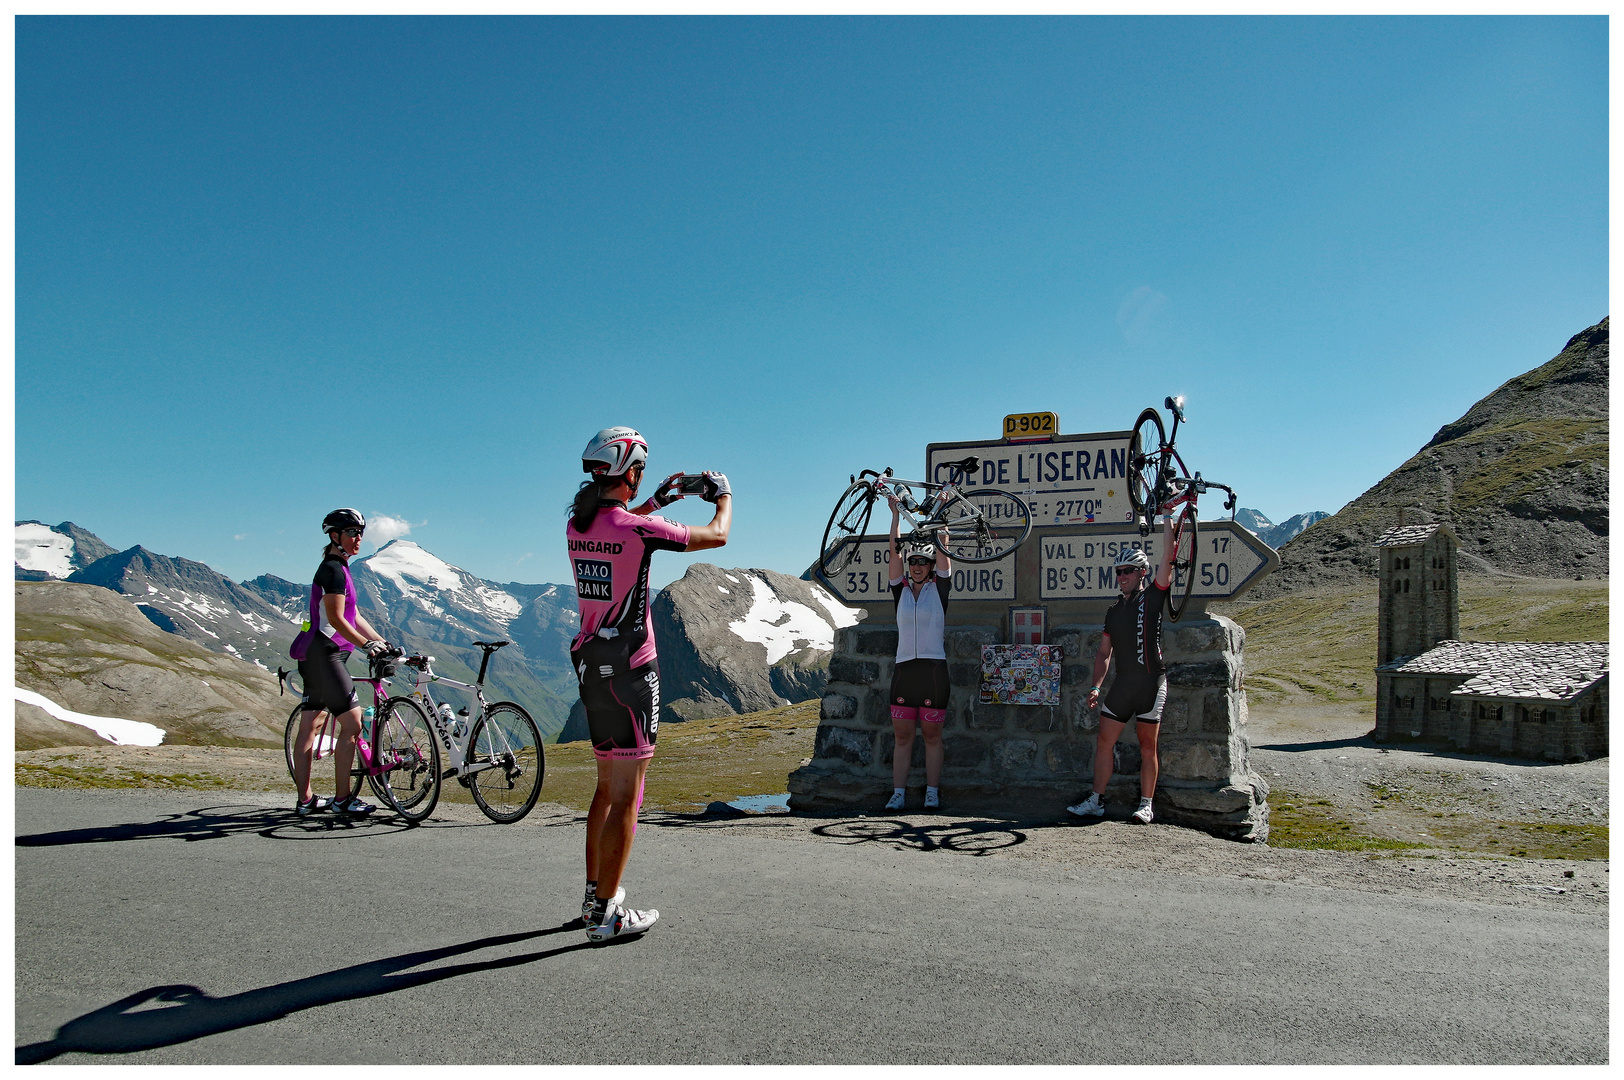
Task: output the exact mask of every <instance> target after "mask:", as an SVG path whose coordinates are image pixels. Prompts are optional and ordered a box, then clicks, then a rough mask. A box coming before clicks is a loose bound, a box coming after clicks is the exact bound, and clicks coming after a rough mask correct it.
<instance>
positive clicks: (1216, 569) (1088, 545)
mask: <svg viewBox="0 0 1624 1080" xmlns="http://www.w3.org/2000/svg"><path fill="white" fill-rule="evenodd" d="M1196 539H1197V542H1198V544H1197V546H1198V548H1199V550H1198V551H1197V552H1196V557H1195V560H1194V562H1195V565H1194V567H1193V570H1192V572H1193V573H1194V575H1195V586H1194V588H1193V589H1192V590H1191V592H1190V597H1191V599H1195V600H1230V599H1233V598H1234V597H1236V596H1239V595H1240V594H1241V593H1243V592H1245V591H1246V590H1247V589H1250V588H1251V587H1252V586H1253V585H1255V584H1257V582H1258V581H1259V580H1261V579H1262V577H1263V575H1265V574H1267V573H1269V572H1270V571H1271V570H1273V569H1274V568H1275V567H1277V566H1279V565H1280V556H1278V555H1276V554H1275V552H1274V549H1273V548H1271V547H1269V545H1268V544H1265V543H1264V542H1263V541H1262V540H1259V539H1258V538H1257V537H1256V536H1255V535H1253V534H1252V533H1251V532H1249V531H1247V529H1246V528H1245V527H1244V526H1242V525H1240V524H1238V523H1236V522H1233V521H1229V520H1227V519H1226V520H1223V521H1203V522H1202V523H1201V528H1200V530H1199V533H1198V535H1197V537H1196ZM1027 543H1031V544H1037V545H1038V596H1039V598H1040V599H1043V600H1069V599H1107V598H1109V597H1112V596H1115V595H1116V593H1117V587H1116V572H1115V569H1114V566H1115V562H1116V558H1117V556H1118V555H1119V554H1120V553H1121V552H1122V551H1123V550H1124V549H1134V548H1137V549H1139V550H1141V551H1143V552H1145V554H1146V555H1147V556H1149V558H1150V565H1151V566H1152V567H1154V566H1156V565H1157V563H1159V562H1160V561H1161V557H1162V531H1161V529H1160V527H1158V528H1157V529H1156V530H1155V531H1154V532H1152V533H1151V534H1150V535H1149V536H1140V535H1139V531H1138V530H1137V529H1126V530H1124V529H1112V528H1100V529H1090V530H1088V531H1086V532H1084V531H1079V532H1053V533H1043V534H1041V535H1037V536H1034V537H1033V538H1032V539H1031V540H1029V541H1027ZM1173 587H1174V589H1182V588H1183V587H1184V578H1183V575H1182V574H1180V575H1177V576H1176V580H1175V581H1174V582H1173Z"/></svg>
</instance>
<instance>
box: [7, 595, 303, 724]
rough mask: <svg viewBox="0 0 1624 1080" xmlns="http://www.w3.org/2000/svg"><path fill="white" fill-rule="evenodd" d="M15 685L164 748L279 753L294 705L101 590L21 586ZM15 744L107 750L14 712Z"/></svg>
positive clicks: (251, 669) (271, 685) (243, 669)
mask: <svg viewBox="0 0 1624 1080" xmlns="http://www.w3.org/2000/svg"><path fill="white" fill-rule="evenodd" d="M13 590H14V599H15V603H16V650H15V654H14V665H15V667H14V671H15V679H16V683H17V686H18V687H21V688H23V689H27V690H32V691H34V692H35V693H38V694H42V695H44V696H45V697H47V698H49V699H50V700H51V701H53V702H56V703H57V704H58V705H62V706H65V707H66V708H68V709H71V710H73V711H74V712H79V713H88V714H90V715H93V716H113V717H119V718H122V719H126V720H139V721H142V722H145V723H149V724H154V725H156V726H158V727H160V728H163V729H164V731H165V736H164V742H165V743H168V744H174V743H181V744H194V745H205V744H206V745H215V746H265V745H275V746H278V747H280V746H281V745H282V731H283V726H284V725H285V723H286V721H287V716H288V713H289V712H291V711H292V709H293V699H292V698H288V697H278V696H277V689H276V677H275V676H274V675H271V674H269V673H267V672H265V671H264V670H262V669H260V668H258V667H255V666H254V665H253V664H249V663H245V662H243V661H241V660H237V659H233V658H232V657H231V656H228V655H224V654H223V653H221V652H219V651H215V650H211V649H208V648H206V647H204V646H202V645H199V644H197V643H195V642H192V641H188V640H186V639H185V638H182V637H180V636H178V635H176V634H172V633H167V632H165V631H163V630H161V629H159V628H158V627H157V626H155V625H153V624H152V623H151V622H150V621H149V620H148V619H146V618H144V617H143V616H142V614H141V612H140V611H138V610H137V609H136V607H135V606H134V605H133V604H131V603H129V602H128V601H126V600H125V599H123V598H122V597H119V596H117V595H115V594H114V593H113V592H110V591H108V590H107V589H104V588H97V587H94V586H91V585H85V584H74V583H70V582H62V581H40V582H31V581H18V582H16V583H14V585H13ZM16 720H17V723H16V734H15V740H14V742H15V746H16V748H17V749H19V750H25V749H32V748H35V747H42V746H63V745H98V744H100V745H105V743H104V740H102V739H100V738H98V737H97V736H96V735H95V734H94V733H93V732H91V731H90V730H89V729H88V728H84V727H80V726H78V725H76V724H69V723H64V722H63V721H60V720H57V719H55V718H54V717H52V716H50V715H49V714H47V713H46V712H45V711H44V710H42V709H40V708H37V707H35V706H33V705H25V704H22V703H18V704H17V705H16Z"/></svg>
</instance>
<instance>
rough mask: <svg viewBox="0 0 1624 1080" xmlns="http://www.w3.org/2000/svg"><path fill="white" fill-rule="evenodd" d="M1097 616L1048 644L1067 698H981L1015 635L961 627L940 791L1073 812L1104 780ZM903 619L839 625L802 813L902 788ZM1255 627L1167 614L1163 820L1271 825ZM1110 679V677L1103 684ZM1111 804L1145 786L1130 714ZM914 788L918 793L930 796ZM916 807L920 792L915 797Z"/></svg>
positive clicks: (978, 801) (919, 774)
mask: <svg viewBox="0 0 1624 1080" xmlns="http://www.w3.org/2000/svg"><path fill="white" fill-rule="evenodd" d="M1101 630H1102V627H1101V625H1100V624H1099V623H1088V622H1077V623H1071V624H1059V625H1053V626H1051V627H1050V629H1049V633H1048V637H1047V641H1048V643H1049V644H1051V645H1061V646H1063V647H1064V648H1065V660H1064V662H1063V667H1062V679H1061V693H1060V704H1058V705H1055V706H1030V705H987V704H983V703H982V702H981V700H980V686H981V646H983V645H994V644H999V643H1000V642H1002V641H1004V640H1005V638H1004V636H1003V635H1002V634H1001V633H1000V631H999V629H998V628H997V627H994V626H975V625H971V626H956V627H950V628H949V629H948V631H947V635H946V639H945V642H946V646H947V659H948V673H949V677H950V678H951V680H952V685H953V693H952V698H951V700H950V702H949V708H948V718H947V723H946V725H945V728H944V730H943V740H944V744H945V755H944V757H945V761H944V764H943V769H942V798H943V801H944V802H945V803H946V804H947V805H948V807H949V808H950V809H977V810H984V811H991V812H998V813H1004V814H1009V815H1012V816H1018V817H1046V816H1056V815H1058V816H1061V817H1064V816H1065V813H1064V808H1065V806H1066V805H1067V804H1068V803H1072V802H1075V801H1077V800H1078V799H1080V798H1082V797H1083V796H1085V795H1086V794H1087V792H1088V789H1089V787H1090V785H1091V784H1092V782H1093V773H1094V752H1095V745H1096V741H1097V735H1098V731H1099V713H1098V711H1097V710H1092V709H1089V708H1088V707H1087V705H1086V699H1087V696H1088V688H1089V685H1090V677H1091V675H1092V673H1093V663H1094V652H1095V650H1096V649H1097V648H1098V646H1099V642H1100V635H1101ZM896 644H897V632H896V627H895V625H894V624H883V623H874V622H862V623H858V624H857V625H856V626H851V627H847V628H846V629H844V630H842V631H841V632H840V634H839V635H838V636H837V637H836V640H835V651H834V655H833V656H832V657H831V659H830V661H829V682H828V685H827V686H826V687H825V690H824V695H823V707H822V712H821V720H820V723H819V725H818V734H817V740H816V744H815V749H814V751H813V757H812V761H811V764H809V765H806V766H804V767H802V768H801V769H798V770H796V771H795V772H794V773H791V774H790V778H789V791H790V808H791V809H792V810H850V809H856V808H863V809H872V810H878V809H879V808H880V806H881V805H882V804H883V803H884V801H885V798H886V796H887V794H888V793H889V792H890V790H891V757H892V748H893V745H894V743H895V736H894V735H893V733H892V727H891V714H890V704H889V701H888V694H889V689H890V683H891V673H892V669H893V667H894V666H895V656H896ZM1244 645H1245V631H1243V630H1242V629H1241V628H1240V627H1239V626H1238V625H1236V624H1235V623H1234V622H1232V621H1230V620H1229V619H1226V618H1223V617H1222V616H1213V615H1205V614H1198V613H1195V612H1192V613H1191V614H1190V615H1189V616H1186V618H1185V620H1184V621H1182V622H1178V623H1164V631H1163V639H1162V651H1163V655H1164V657H1165V659H1166V661H1167V667H1168V670H1167V676H1168V694H1167V704H1166V708H1165V709H1164V711H1163V713H1162V726H1161V733H1160V738H1159V749H1160V757H1161V775H1160V778H1159V780H1158V782H1157V791H1156V816H1157V819H1158V820H1160V821H1168V822H1172V823H1175V824H1184V825H1190V826H1194V827H1196V828H1200V829H1205V830H1207V831H1209V832H1212V833H1215V834H1217V835H1221V836H1227V837H1231V838H1234V839H1241V840H1259V841H1260V840H1263V839H1265V838H1266V837H1267V835H1268V804H1267V801H1266V800H1267V796H1268V785H1267V784H1266V783H1265V782H1264V780H1263V779H1262V778H1261V777H1260V776H1258V775H1256V774H1255V773H1254V772H1253V771H1252V770H1251V767H1250V765H1249V763H1248V760H1247V756H1248V752H1249V745H1248V743H1247V739H1246V691H1245V689H1244V686H1243V662H1242V657H1243V649H1244ZM1111 678H1112V676H1111V675H1107V678H1106V688H1107V689H1109V687H1110V680H1111ZM913 753H914V760H913V762H912V770H911V772H910V774H909V787H910V789H922V788H923V786H924V758H923V755H924V740H922V739H915V740H914V751H913ZM1112 757H1113V775H1112V778H1111V783H1110V785H1109V787H1108V788H1107V790H1106V802H1107V805H1108V806H1113V805H1114V804H1126V806H1117V807H1115V808H1117V809H1126V808H1128V807H1131V806H1132V805H1133V803H1134V801H1135V800H1136V799H1137V798H1138V794H1139V743H1138V739H1137V737H1136V735H1135V732H1134V725H1133V724H1129V725H1127V727H1126V728H1125V730H1124V731H1123V733H1122V738H1121V739H1120V740H1119V741H1118V742H1117V743H1116V744H1115V745H1114V746H1113V748H1112ZM919 797H920V796H919V792H918V790H914V792H913V794H912V796H911V798H912V799H913V800H917V799H918V798H919ZM915 805H917V802H915Z"/></svg>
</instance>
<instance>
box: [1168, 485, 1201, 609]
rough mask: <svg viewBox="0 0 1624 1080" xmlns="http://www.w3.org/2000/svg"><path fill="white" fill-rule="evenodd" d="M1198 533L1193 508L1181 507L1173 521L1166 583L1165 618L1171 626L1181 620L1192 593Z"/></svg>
mask: <svg viewBox="0 0 1624 1080" xmlns="http://www.w3.org/2000/svg"><path fill="white" fill-rule="evenodd" d="M1200 531H1201V530H1200V526H1199V525H1198V524H1197V523H1196V519H1195V507H1193V506H1191V505H1190V504H1189V503H1185V504H1184V506H1183V507H1182V508H1181V509H1180V510H1179V513H1178V517H1176V518H1174V519H1173V580H1172V581H1171V582H1169V583H1168V589H1167V614H1168V616H1169V617H1170V618H1171V619H1172V620H1173V621H1174V622H1178V621H1179V620H1180V619H1181V618H1183V617H1184V613H1185V612H1186V611H1188V610H1189V608H1190V593H1191V592H1192V591H1193V590H1194V589H1195V556H1196V553H1197V552H1198V551H1199V550H1200V547H1199V539H1200ZM1181 563H1182V566H1181V565H1180V564H1181ZM1180 569H1182V570H1183V571H1184V584H1183V585H1182V586H1181V585H1179V571H1180Z"/></svg>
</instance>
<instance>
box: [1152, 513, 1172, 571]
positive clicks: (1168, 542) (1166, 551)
mask: <svg viewBox="0 0 1624 1080" xmlns="http://www.w3.org/2000/svg"><path fill="white" fill-rule="evenodd" d="M1175 554H1176V552H1174V550H1173V515H1172V514H1166V515H1164V516H1163V517H1162V561H1161V563H1160V564H1159V565H1157V567H1156V587H1157V588H1158V589H1171V588H1172V587H1173V556H1174V555H1175Z"/></svg>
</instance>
